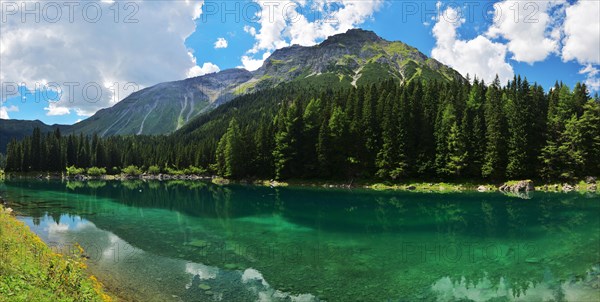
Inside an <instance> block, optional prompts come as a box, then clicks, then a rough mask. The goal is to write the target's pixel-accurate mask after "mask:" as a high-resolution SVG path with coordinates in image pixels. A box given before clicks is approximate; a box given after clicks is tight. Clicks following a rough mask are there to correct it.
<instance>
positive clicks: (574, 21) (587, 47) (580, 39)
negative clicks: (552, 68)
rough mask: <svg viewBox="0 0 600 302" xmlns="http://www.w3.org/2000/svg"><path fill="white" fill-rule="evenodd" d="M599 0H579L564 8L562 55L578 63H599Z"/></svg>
mask: <svg viewBox="0 0 600 302" xmlns="http://www.w3.org/2000/svg"><path fill="white" fill-rule="evenodd" d="M599 12H600V2H599V1H595V0H592V1H579V2H577V3H575V4H574V5H572V6H569V7H568V8H567V9H566V17H565V22H564V31H565V39H564V40H563V44H564V47H563V49H562V57H563V60H565V61H570V60H577V62H579V63H580V64H587V63H593V64H600V18H599V17H598V13H599Z"/></svg>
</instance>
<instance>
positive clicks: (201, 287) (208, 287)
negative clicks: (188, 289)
mask: <svg viewBox="0 0 600 302" xmlns="http://www.w3.org/2000/svg"><path fill="white" fill-rule="evenodd" d="M198 288H200V289H201V290H204V291H209V290H210V289H211V288H212V287H210V285H208V284H206V283H200V285H198Z"/></svg>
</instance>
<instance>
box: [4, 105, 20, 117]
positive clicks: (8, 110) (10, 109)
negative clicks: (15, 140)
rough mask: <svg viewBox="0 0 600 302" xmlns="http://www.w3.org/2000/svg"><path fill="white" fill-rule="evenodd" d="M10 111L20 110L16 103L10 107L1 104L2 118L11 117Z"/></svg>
mask: <svg viewBox="0 0 600 302" xmlns="http://www.w3.org/2000/svg"><path fill="white" fill-rule="evenodd" d="M9 112H19V107H17V106H15V105H10V106H8V107H6V106H0V119H5V120H8V119H10V117H9V116H8V113H9Z"/></svg>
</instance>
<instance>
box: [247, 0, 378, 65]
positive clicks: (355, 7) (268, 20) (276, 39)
mask: <svg viewBox="0 0 600 302" xmlns="http://www.w3.org/2000/svg"><path fill="white" fill-rule="evenodd" d="M255 2H256V3H258V4H259V5H260V7H261V9H262V11H260V12H257V14H256V17H258V18H259V20H258V24H259V28H260V29H259V30H257V29H256V28H254V27H250V26H246V27H244V31H246V32H247V33H249V34H250V35H251V36H253V37H254V38H255V39H256V43H255V44H254V46H253V47H252V49H250V50H249V51H248V52H249V53H250V54H256V53H258V52H260V51H268V52H272V51H273V50H275V49H279V48H282V47H286V46H289V45H292V44H299V45H302V46H312V45H315V44H316V43H318V41H319V40H322V39H325V38H327V37H328V36H331V35H334V34H338V33H342V32H345V31H347V30H348V29H351V28H354V27H356V26H358V25H360V24H362V23H364V22H365V21H366V20H367V19H368V18H370V17H371V16H372V15H373V13H375V12H376V11H378V10H379V9H380V8H381V6H382V4H383V0H365V1H355V0H354V1H353V0H334V1H314V2H313V3H312V5H311V10H313V11H319V12H321V15H322V16H323V17H322V18H320V19H319V18H318V19H317V20H312V21H309V20H308V18H307V17H306V16H304V15H303V14H302V13H301V12H302V11H304V9H303V7H304V6H305V5H306V1H305V0H287V1H281V0H280V1H272V0H266V1H265V0H255ZM260 63H261V64H262V62H260ZM242 64H243V65H244V66H246V65H251V66H252V67H256V65H258V63H257V61H256V60H253V59H251V58H250V57H248V56H244V57H242Z"/></svg>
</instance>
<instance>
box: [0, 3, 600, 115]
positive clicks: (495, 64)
mask: <svg viewBox="0 0 600 302" xmlns="http://www.w3.org/2000/svg"><path fill="white" fill-rule="evenodd" d="M587 2H588V3H586V2H584V1H581V2H577V1H568V2H566V1H564V0H552V1H536V2H530V1H527V2H526V1H522V2H519V1H495V2H493V3H491V2H485V1H484V2H474V1H468V2H460V1H459V2H454V1H453V2H448V1H441V2H436V1H382V0H373V1H354V2H352V1H347V0H339V1H338V0H336V1H332V2H328V3H329V6H325V5H320V6H315V5H316V4H315V3H317V4H319V3H322V2H314V1H307V2H304V1H300V0H295V2H285V1H283V2H281V5H283V6H285V5H286V4H289V5H288V6H286V8H287V10H286V11H285V12H282V10H281V7H280V6H277V7H275V6H268V5H267V6H265V4H264V3H257V2H252V1H240V2H233V1H217V2H214V1H213V2H209V1H206V2H205V3H204V4H203V6H201V5H202V3H201V2H199V1H196V2H185V3H184V2H183V1H178V2H168V1H162V2H161V1H156V2H155V3H152V4H141V5H142V6H140V7H139V11H140V14H139V15H138V16H137V17H138V19H139V21H140V23H142V25H144V26H143V27H136V26H135V25H131V26H129V25H128V26H129V27H127V26H125V24H123V23H122V22H121V23H119V24H116V25H115V24H111V23H107V24H105V27H106V26H108V27H110V26H119V27H115V28H114V29H113V30H116V31H122V33H123V34H122V35H121V36H120V37H121V38H120V39H119V36H118V35H115V34H114V33H111V32H110V31H103V29H100V28H98V26H99V25H90V24H83V25H82V26H80V27H84V29H76V28H74V27H77V20H76V21H75V23H74V24H67V25H64V26H62V27H57V31H59V30H63V31H65V33H64V34H65V35H67V36H68V35H69V34H71V35H72V36H73V37H80V39H81V41H83V42H85V41H87V40H85V39H88V36H92V35H93V34H96V35H97V36H98V35H99V36H100V37H102V35H103V34H105V35H107V36H108V37H112V38H111V39H107V40H105V41H104V42H102V43H97V44H95V45H94V43H95V42H93V41H94V40H93V38H89V39H91V40H90V41H92V42H91V44H92V46H90V49H89V50H88V52H89V55H87V56H81V58H75V57H78V56H79V54H80V53H81V52H82V51H81V50H80V51H79V52H77V53H73V55H72V56H70V55H69V51H70V50H66V52H67V53H66V54H64V57H65V58H64V60H52V58H50V57H48V58H46V60H44V57H45V56H52V55H53V54H52V53H51V52H49V50H47V49H44V47H52V46H51V42H54V40H48V41H46V40H44V39H46V38H41V39H40V40H38V41H34V42H37V43H39V44H38V45H37V48H32V47H29V46H22V48H23V49H21V50H26V51H25V53H26V54H27V53H28V52H31V54H30V55H31V57H32V58H36V59H31V60H29V61H25V60H23V61H21V64H20V65H12V66H11V65H10V64H9V67H6V64H4V63H5V62H10V60H11V56H10V54H11V52H6V51H5V52H3V53H2V58H1V59H2V63H3V65H2V70H0V71H2V72H3V74H2V76H3V78H4V79H11V80H13V81H15V82H25V83H27V86H28V87H29V90H27V89H20V92H21V94H22V95H16V96H12V97H9V98H7V100H6V101H5V102H4V103H3V104H2V110H3V112H0V114H4V115H7V116H8V117H9V118H11V119H39V120H42V121H43V122H45V123H48V124H53V123H64V124H71V123H74V122H76V121H77V120H80V119H85V118H86V117H87V116H89V115H90V114H92V113H93V112H95V111H96V110H98V109H100V108H104V107H107V106H111V105H113V104H114V102H115V101H116V99H115V97H114V96H113V97H112V99H109V98H107V97H106V95H107V94H106V93H105V94H104V97H103V99H101V100H100V101H98V102H87V103H85V102H82V101H81V100H79V99H77V97H75V99H74V100H73V102H68V101H66V100H65V99H66V98H67V97H66V96H64V95H63V99H62V100H61V101H60V102H58V103H52V102H48V101H47V100H45V97H44V95H43V94H42V93H40V92H39V91H37V92H35V93H34V92H33V91H35V88H34V87H33V85H31V84H30V83H31V82H32V81H33V80H35V79H43V81H47V82H54V81H56V82H57V83H62V82H65V81H68V80H70V81H77V80H78V79H76V78H81V77H83V78H86V79H89V81H95V82H97V83H102V85H100V86H106V87H107V85H106V83H107V82H111V83H112V82H113V81H114V82H118V83H119V86H120V88H119V89H120V91H121V93H120V96H119V97H118V99H119V100H120V99H122V98H123V97H121V96H124V95H127V93H129V92H131V91H129V92H127V91H126V90H124V89H123V86H124V85H123V84H124V83H125V82H133V83H136V84H137V85H139V87H147V86H150V85H153V84H156V83H158V82H162V81H168V80H179V79H183V78H185V77H187V76H192V75H201V74H204V73H207V72H213V71H217V70H224V69H228V68H235V67H242V66H243V67H247V68H249V69H255V68H257V67H258V66H260V63H261V62H262V59H263V58H265V57H266V56H268V54H270V53H271V52H272V51H273V50H274V49H275V48H278V47H281V46H285V45H290V44H293V43H299V44H302V45H313V44H314V43H319V42H321V41H322V40H323V39H324V38H325V36H327V35H329V34H334V33H338V32H344V31H345V30H346V29H347V28H353V27H361V28H364V29H368V30H373V31H374V32H376V33H377V34H378V35H380V36H381V37H383V38H385V39H387V40H399V41H403V42H405V43H407V44H409V45H412V46H414V47H416V48H418V49H419V50H421V51H422V52H423V53H425V54H426V55H428V56H433V57H434V58H436V59H438V60H439V61H441V62H442V63H445V64H447V65H450V66H452V67H454V68H455V69H457V70H458V71H459V72H461V73H463V74H466V73H467V72H469V71H470V72H469V73H471V75H472V73H479V74H481V75H480V78H481V77H483V78H484V79H485V78H487V79H489V78H491V77H493V75H494V74H495V73H496V72H497V73H500V74H501V77H502V78H509V77H510V76H512V75H513V74H520V75H522V76H526V77H527V78H528V79H529V80H530V82H538V83H539V84H541V85H542V86H543V87H544V89H545V90H548V88H549V87H551V86H552V85H553V84H554V82H555V81H557V80H561V81H563V82H565V83H567V84H568V85H571V86H573V85H574V84H575V83H576V82H578V81H580V82H586V81H588V83H590V85H591V86H593V84H594V83H596V85H597V84H598V70H597V69H598V66H599V64H600V62H599V61H600V58H597V57H596V55H595V53H599V52H600V44H598V43H595V41H597V40H595V39H597V38H594V37H591V38H590V37H586V36H582V35H581V34H579V35H578V34H577V33H578V32H585V33H586V34H588V36H590V35H591V36H593V35H595V34H596V31H597V32H598V34H596V36H600V28H594V27H600V25H599V26H594V25H595V24H600V22H599V20H598V19H599V18H600V17H599V15H598V11H597V10H596V12H594V10H595V9H596V6H594V5H597V1H587ZM173 3H175V4H173ZM357 3H358V4H357ZM487 3H490V4H487ZM494 3H496V4H497V5H496V6H493V5H492V4H494ZM527 3H535V7H532V6H531V5H530V4H529V5H530V6H527V5H528V4H527ZM589 3H591V4H589ZM594 3H596V4H594ZM101 5H105V3H104V2H102V4H101ZM106 5H108V4H106ZM143 5H146V6H143ZM174 5H177V6H178V7H176V8H173V6H174ZM590 5H591V6H590ZM179 6H180V7H179ZM103 7H104V6H103ZM165 7H170V8H173V11H175V13H173V15H172V16H170V15H169V16H167V15H161V14H162V13H161V11H167V10H165V9H164V8H165ZM199 7H201V8H202V12H201V13H200V10H198V8H199ZM271 9H273V10H272V11H271V12H269V11H267V10H271ZM177 10H181V11H179V12H177ZM590 10H591V11H592V13H589V11H590ZM182 12H184V13H183V14H182ZM290 12H291V13H290ZM517 12H518V13H517ZM164 14H167V13H164ZM286 14H287V17H283V18H279V17H281V15H286ZM327 15H329V17H328V20H329V22H323V20H324V18H326V17H325V16H327ZM157 16H160V17H157ZM146 18H147V19H146ZM151 18H152V19H151ZM186 18H188V19H189V20H186ZM150 20H152V21H150ZM9 21H10V20H9ZM42 23H43V22H42ZM323 23H329V24H328V25H327V26H324V25H323ZM2 25H3V27H2V33H3V34H4V36H7V35H6V33H7V32H6V30H7V29H6V28H7V26H6V24H2ZM29 25H30V24H16V25H15V26H16V27H13V28H10V27H9V29H8V30H13V31H15V30H21V28H18V27H19V26H20V27H26V28H23V29H22V30H30V31H31V32H32V33H37V32H40V31H43V29H42V28H41V27H35V26H31V27H27V26H29ZM42 25H43V24H42ZM69 26H70V27H69ZM153 26H154V27H153ZM165 27H167V28H168V30H163V28H165ZM77 30H80V31H84V30H87V32H78V31H77ZM590 33H591V34H590ZM169 35H172V36H174V37H171V36H169ZM8 36H10V35H8ZM115 36H117V37H115ZM145 36H148V37H145ZM153 36H155V39H152V37H153ZM132 37H134V38H132ZM448 37H451V39H449V38H448ZM171 38H172V40H169V39H171ZM144 39H146V40H144ZM100 40H104V39H100ZM136 40H140V41H136ZM155 40H159V41H158V42H157V41H155ZM166 41H170V42H166ZM178 41H179V42H178ZM217 41H220V42H219V43H218V45H217V44H216V43H217ZM10 42H14V41H9V40H5V38H3V40H2V43H3V45H9V46H8V47H10V45H13V44H15V43H10ZM63 43H64V41H63ZM111 43H114V45H111ZM148 43H154V44H152V45H147V44H148ZM586 43H588V44H587V45H586ZM82 44H83V43H79V45H82ZM594 44H595V45H594ZM45 45H46V46H45ZM217 46H218V47H217ZM40 47H41V49H42V50H41V51H40ZM127 48H129V49H131V53H130V54H127V51H128V50H127ZM114 49H118V50H119V51H117V52H114V53H115V55H113V57H111V56H110V53H111V51H114ZM17 50H18V49H17ZM97 50H98V51H99V50H102V52H101V53H100V52H99V54H98V55H97V56H95V55H94V53H95V52H96V51H97ZM36 51H37V53H36ZM594 52H595V53H594ZM12 53H18V51H14V52H12ZM121 53H126V54H127V56H125V55H122V54H121ZM120 55H122V56H123V57H122V58H114V56H117V57H118V56H120ZM62 56H63V55H61V59H63V58H62ZM598 56H600V54H599V55H598ZM17 58H18V57H17ZM77 60H79V61H80V62H81V63H79V62H77ZM115 61H118V62H119V64H115ZM76 62H77V63H79V65H77V64H75V63H76ZM81 64H83V66H84V67H79V66H82V65H81ZM85 64H89V68H87V69H86V68H85V66H86V65H85ZM29 65H31V66H29ZM41 65H43V66H45V67H46V69H45V70H42V68H39V66H41ZM48 65H50V66H49V67H48ZM10 67H12V68H17V69H19V68H22V69H24V70H34V71H36V74H37V77H30V78H22V77H26V76H27V74H26V73H24V72H21V73H15V72H13V74H10V72H5V70H8V68H10ZM5 68H7V69H5ZM53 68H54V69H56V70H61V72H52V71H53ZM65 69H66V70H67V71H69V72H66V71H65V72H64V75H61V76H56V79H55V78H54V75H56V74H59V73H60V74H62V73H63V72H62V71H64V70H65ZM69 69H72V70H69ZM81 69H84V70H89V69H93V70H95V72H94V73H92V72H89V73H84V74H81V73H82V71H81ZM24 74H25V76H24ZM79 74H81V76H78V75H79ZM70 75H71V76H72V77H76V78H74V79H70V78H69V77H70ZM20 77H21V78H20ZM102 89H105V87H102ZM595 89H598V87H595ZM27 91H29V93H25V92H27ZM23 95H24V96H23ZM46 96H50V97H53V98H54V97H56V95H55V94H52V93H49V94H47V95H46ZM36 99H37V101H36Z"/></svg>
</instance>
